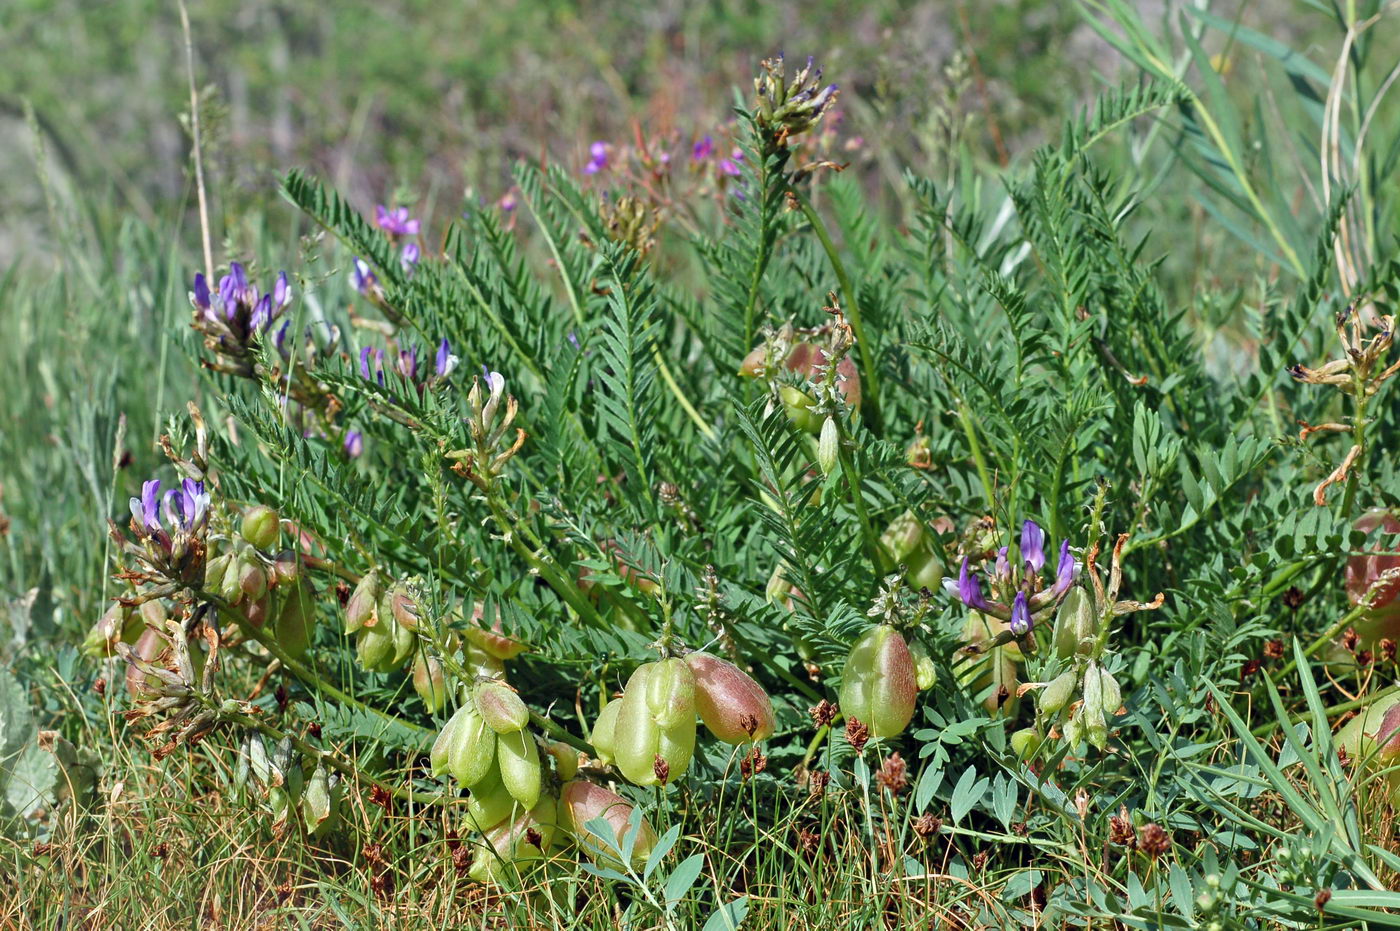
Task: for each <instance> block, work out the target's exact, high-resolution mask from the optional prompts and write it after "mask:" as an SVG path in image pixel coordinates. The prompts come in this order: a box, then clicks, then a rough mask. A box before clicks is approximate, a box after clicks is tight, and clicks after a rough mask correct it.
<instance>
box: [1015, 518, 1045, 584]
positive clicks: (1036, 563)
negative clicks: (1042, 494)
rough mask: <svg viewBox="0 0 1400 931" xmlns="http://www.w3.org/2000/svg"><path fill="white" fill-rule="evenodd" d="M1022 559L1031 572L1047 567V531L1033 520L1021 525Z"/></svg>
mask: <svg viewBox="0 0 1400 931" xmlns="http://www.w3.org/2000/svg"><path fill="white" fill-rule="evenodd" d="M1021 559H1022V561H1024V562H1025V563H1026V565H1027V566H1029V567H1030V571H1031V572H1039V571H1040V570H1041V569H1044V568H1045V531H1044V530H1041V529H1040V525H1039V524H1037V523H1036V522H1035V521H1033V520H1028V521H1026V522H1025V523H1024V524H1022V525H1021Z"/></svg>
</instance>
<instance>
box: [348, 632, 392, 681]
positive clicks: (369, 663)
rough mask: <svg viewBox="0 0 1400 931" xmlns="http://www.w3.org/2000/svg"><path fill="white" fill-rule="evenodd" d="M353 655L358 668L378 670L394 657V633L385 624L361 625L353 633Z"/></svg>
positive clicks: (371, 670) (370, 670)
mask: <svg viewBox="0 0 1400 931" xmlns="http://www.w3.org/2000/svg"><path fill="white" fill-rule="evenodd" d="M355 657H356V659H358V660H359V661H360V668H361V669H364V670H366V671H369V672H378V671H380V670H382V669H383V668H384V667H385V666H386V665H388V664H389V663H390V662H391V661H392V660H393V658H394V634H393V631H391V630H389V625H387V624H375V625H374V626H373V627H361V628H360V630H359V632H358V633H357V634H356V635H355Z"/></svg>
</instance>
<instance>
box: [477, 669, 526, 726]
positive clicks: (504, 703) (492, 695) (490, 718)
mask: <svg viewBox="0 0 1400 931" xmlns="http://www.w3.org/2000/svg"><path fill="white" fill-rule="evenodd" d="M473 697H474V699H475V700H476V710H477V712H478V713H480V715H481V716H482V718H484V719H485V720H486V723H487V724H488V725H489V726H490V728H491V729H492V730H493V731H495V732H496V733H497V734H511V733H514V732H515V731H518V730H521V729H522V728H524V727H525V725H526V724H529V723H530V709H529V708H527V707H525V703H524V702H523V701H521V700H520V696H519V695H517V694H515V689H513V688H511V687H510V686H508V685H506V684H505V683H503V682H483V683H481V684H480V685H478V686H477V687H476V694H475V695H474V696H473Z"/></svg>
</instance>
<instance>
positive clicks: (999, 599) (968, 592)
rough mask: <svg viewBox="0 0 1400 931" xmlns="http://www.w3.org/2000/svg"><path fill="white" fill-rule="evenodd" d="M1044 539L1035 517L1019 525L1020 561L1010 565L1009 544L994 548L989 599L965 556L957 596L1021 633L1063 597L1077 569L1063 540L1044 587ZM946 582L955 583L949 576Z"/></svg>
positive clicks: (1013, 630) (1033, 625) (952, 584)
mask: <svg viewBox="0 0 1400 931" xmlns="http://www.w3.org/2000/svg"><path fill="white" fill-rule="evenodd" d="M1045 543H1046V536H1045V531H1044V530H1042V529H1041V527H1040V525H1039V524H1037V523H1036V522H1035V521H1033V520H1028V521H1026V522H1025V523H1024V524H1022V525H1021V540H1020V546H1019V548H1018V553H1019V556H1020V558H1019V560H1018V561H1019V563H1020V565H1019V566H1013V565H1012V563H1011V560H1010V555H1009V554H1010V547H1009V546H1003V547H1002V548H1001V549H999V550H998V551H997V555H996V568H995V569H994V570H993V574H992V576H991V588H992V594H993V597H994V598H995V599H996V600H988V599H987V598H986V596H984V595H983V594H982V580H981V578H980V577H979V576H978V575H977V573H975V572H973V571H972V569H971V559H970V558H969V557H967V556H964V557H963V562H962V571H961V572H960V573H959V575H958V580H957V582H956V590H957V594H958V597H959V598H961V599H962V602H963V604H965V605H967V606H968V607H969V608H972V609H974V610H977V611H981V612H982V613H983V614H990V615H991V616H992V617H995V618H999V619H1001V620H1003V621H1007V622H1008V624H1009V625H1010V630H1011V633H1012V634H1013V635H1014V636H1016V637H1024V636H1025V635H1026V634H1028V633H1030V632H1031V630H1032V629H1033V628H1034V627H1035V622H1036V621H1037V620H1039V619H1041V618H1043V617H1045V616H1046V615H1048V614H1049V613H1050V612H1051V611H1052V610H1054V608H1055V606H1056V605H1058V604H1059V603H1060V601H1061V600H1063V599H1064V597H1065V595H1066V594H1067V593H1068V592H1069V589H1070V586H1071V585H1073V584H1074V579H1075V576H1076V575H1077V574H1078V572H1079V563H1078V561H1077V560H1076V559H1075V558H1074V556H1073V555H1071V554H1070V551H1069V541H1068V540H1062V541H1060V558H1059V563H1058V565H1057V566H1056V568H1055V579H1054V581H1053V582H1052V583H1051V584H1050V585H1049V587H1045V585H1044V582H1043V580H1042V579H1041V570H1043V569H1044V568H1045V565H1046V557H1045ZM947 584H948V585H949V587H950V588H951V587H954V583H953V582H952V580H951V579H950V580H949V581H948V583H947Z"/></svg>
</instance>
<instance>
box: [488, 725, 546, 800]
mask: <svg viewBox="0 0 1400 931" xmlns="http://www.w3.org/2000/svg"><path fill="white" fill-rule="evenodd" d="M492 736H494V737H495V738H496V763H497V765H499V766H500V768H501V784H502V785H504V786H505V787H506V791H507V792H509V793H510V794H511V796H512V797H513V798H514V799H515V800H516V801H517V802H519V803H520V804H521V806H522V807H524V808H534V807H535V805H536V804H537V803H538V802H539V800H540V790H541V788H542V786H543V781H544V770H543V768H542V767H541V766H540V749H539V746H538V745H537V744H536V743H535V737H534V735H533V734H531V733H530V732H529V731H525V730H519V731H512V732H510V733H506V734H501V735H499V736H496V735H495V732H494V731H493V732H492Z"/></svg>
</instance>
